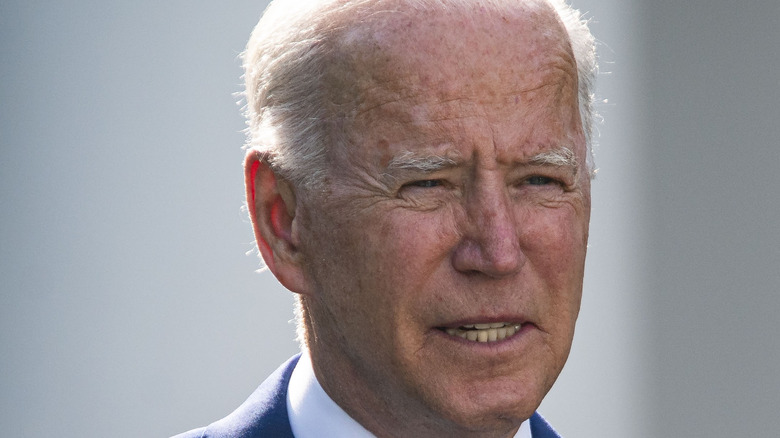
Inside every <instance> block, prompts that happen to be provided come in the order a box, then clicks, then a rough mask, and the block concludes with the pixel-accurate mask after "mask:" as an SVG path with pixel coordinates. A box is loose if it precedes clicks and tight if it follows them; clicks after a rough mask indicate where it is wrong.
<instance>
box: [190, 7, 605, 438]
mask: <svg viewBox="0 0 780 438" xmlns="http://www.w3.org/2000/svg"><path fill="white" fill-rule="evenodd" d="M244 60H245V68H246V87H247V89H246V100H247V115H248V118H249V126H250V128H249V141H250V144H249V146H248V153H247V156H246V160H245V174H246V187H247V199H248V205H249V211H250V215H251V219H252V224H253V226H254V232H255V237H256V240H257V245H258V247H259V249H260V253H261V254H262V257H263V260H265V263H266V264H267V266H268V269H269V270H270V271H271V272H272V273H273V274H274V275H275V276H276V278H277V279H278V280H279V281H280V282H281V283H282V284H283V285H284V286H285V287H286V288H288V289H289V290H291V291H292V292H294V293H296V294H297V297H298V301H299V306H298V317H299V326H300V327H299V328H300V330H299V331H300V333H299V334H300V336H301V340H302V350H303V353H302V355H300V357H295V358H293V359H291V360H290V361H289V362H288V363H286V364H285V365H283V366H282V367H281V368H280V369H279V370H278V371H277V372H276V373H275V374H274V375H273V376H271V377H270V378H269V379H268V380H266V382H264V383H263V384H262V386H261V387H260V388H259V389H258V390H257V391H256V392H255V393H254V394H253V395H252V396H251V397H250V399H249V400H247V402H245V403H244V405H242V406H241V407H240V408H239V409H238V410H236V411H235V412H234V413H232V414H231V415H230V416H228V417H226V418H225V419H223V420H220V421H218V422H216V423H213V424H211V425H210V426H208V427H205V428H201V429H196V430H195V431H191V432H189V433H187V434H184V435H182V436H184V437H201V436H203V437H227V436H230V437H234V436H235V437H239V436H240V437H255V436H258V437H259V436H272V437H288V436H295V437H298V438H305V437H333V436H349V437H361V436H378V437H461V436H463V437H467V436H479V437H483V436H484V437H512V436H515V437H531V436H533V438H540V437H553V436H557V435H556V434H555V432H553V431H552V429H551V428H550V426H549V425H548V424H547V423H546V422H545V421H544V420H543V419H542V418H541V417H540V416H539V415H538V414H536V413H535V410H536V409H537V407H538V406H539V404H540V403H541V401H542V398H543V397H544V396H545V394H547V392H548V390H549V389H550V387H551V386H552V385H553V382H554V381H555V379H556V378H557V376H558V374H559V373H560V371H561V369H562V368H563V365H564V363H565V362H566V358H567V356H568V353H569V349H570V346H571V341H572V336H573V333H574V325H575V320H576V318H577V313H578V311H579V306H580V296H581V293H582V279H583V269H584V263H585V252H586V246H587V240H588V221H589V216H590V179H591V174H592V167H591V166H592V165H591V160H590V152H589V146H588V144H589V132H590V124H591V110H590V105H591V95H590V84H591V81H592V79H593V75H594V72H595V59H594V49H593V38H592V36H591V35H590V33H589V32H588V29H587V27H586V26H585V24H584V23H583V22H582V21H581V20H580V17H579V14H578V13H576V11H573V10H572V9H570V8H569V7H568V6H567V5H565V4H563V3H559V2H558V1H545V0H526V1H523V0H321V1H313V0H312V1H301V0H286V1H283V0H276V1H275V2H274V3H273V4H272V5H271V6H270V7H269V8H268V10H267V11H266V13H265V14H264V16H263V18H262V19H261V21H260V23H259V24H258V26H257V28H256V29H255V31H254V32H253V34H252V37H251V40H250V42H249V45H248V47H247V50H246V53H245V58H244Z"/></svg>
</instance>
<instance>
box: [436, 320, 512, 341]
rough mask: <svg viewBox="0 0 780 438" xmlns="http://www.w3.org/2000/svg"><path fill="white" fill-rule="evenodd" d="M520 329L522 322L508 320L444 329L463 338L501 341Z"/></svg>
mask: <svg viewBox="0 0 780 438" xmlns="http://www.w3.org/2000/svg"><path fill="white" fill-rule="evenodd" d="M518 330H520V324H511V323H508V322H493V323H488V324H469V325H463V326H460V327H458V328H447V329H444V331H445V332H446V333H447V334H448V335H451V336H460V337H461V338H463V339H468V340H469V341H477V342H493V341H500V340H501V339H505V338H507V337H509V336H512V335H514V334H515V333H516V332H517V331H518Z"/></svg>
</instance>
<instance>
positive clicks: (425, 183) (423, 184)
mask: <svg viewBox="0 0 780 438" xmlns="http://www.w3.org/2000/svg"><path fill="white" fill-rule="evenodd" d="M406 185H407V186H408V187H420V188H423V189H429V188H433V187H438V186H440V185H442V182H441V180H440V179H423V180H420V181H414V182H410V183H409V184H406Z"/></svg>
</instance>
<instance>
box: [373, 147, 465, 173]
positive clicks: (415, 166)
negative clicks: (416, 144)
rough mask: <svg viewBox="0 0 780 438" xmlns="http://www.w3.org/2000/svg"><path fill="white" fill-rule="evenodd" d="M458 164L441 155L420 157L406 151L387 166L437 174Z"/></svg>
mask: <svg viewBox="0 0 780 438" xmlns="http://www.w3.org/2000/svg"><path fill="white" fill-rule="evenodd" d="M456 164H458V162H457V161H455V160H454V159H452V158H448V157H443V156H441V155H419V154H416V153H414V152H412V151H406V152H403V153H401V154H400V155H398V156H396V157H393V159H392V160H390V162H389V163H388V164H387V168H388V169H403V170H417V171H420V172H435V171H437V170H441V169H444V168H447V167H452V166H454V165H456Z"/></svg>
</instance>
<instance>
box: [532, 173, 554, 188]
mask: <svg viewBox="0 0 780 438" xmlns="http://www.w3.org/2000/svg"><path fill="white" fill-rule="evenodd" d="M554 183H555V180H554V179H552V178H550V177H546V176H540V175H534V176H532V177H530V178H528V184H529V185H532V186H546V185H548V184H554Z"/></svg>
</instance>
